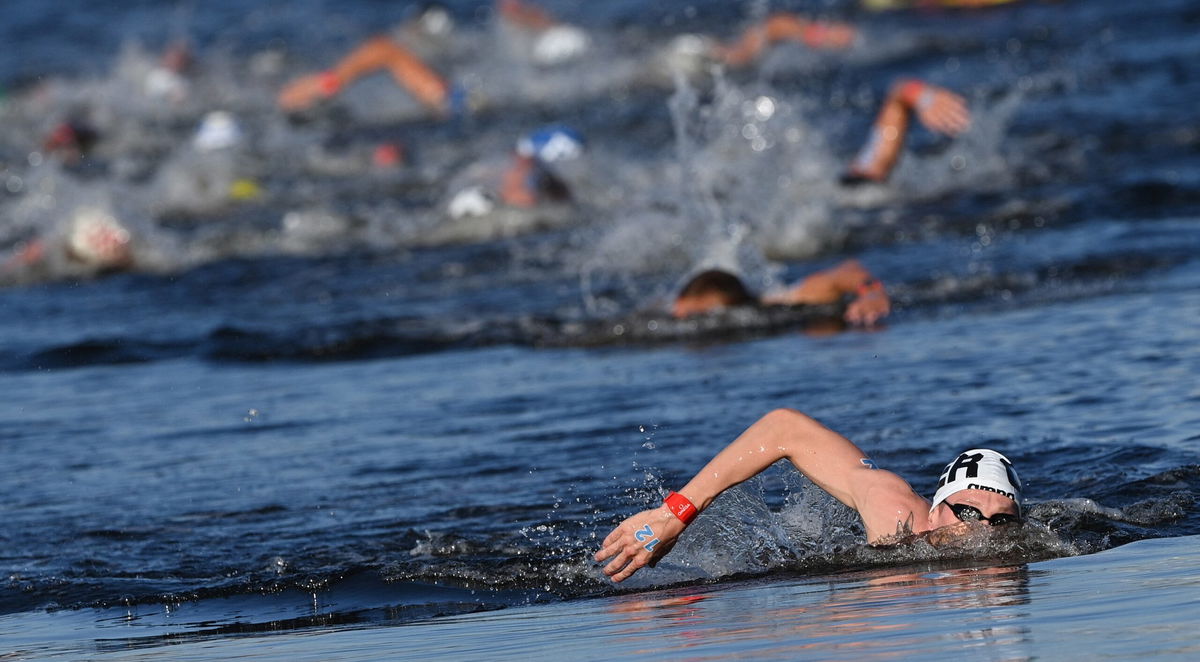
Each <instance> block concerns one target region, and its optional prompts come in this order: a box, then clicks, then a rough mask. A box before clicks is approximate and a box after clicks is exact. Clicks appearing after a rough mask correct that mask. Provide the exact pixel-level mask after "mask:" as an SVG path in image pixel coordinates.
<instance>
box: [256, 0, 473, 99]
mask: <svg viewBox="0 0 1200 662" xmlns="http://www.w3.org/2000/svg"><path fill="white" fill-rule="evenodd" d="M439 17H440V18H439ZM449 21H450V19H449V14H448V13H445V11H444V10H441V9H440V8H437V7H430V8H427V9H426V10H425V11H424V12H423V13H422V14H421V16H419V17H418V18H417V20H416V24H415V25H416V26H417V28H419V29H422V30H425V31H448V30H449V29H450V28H449V27H447V26H449V25H451V23H450V22H449ZM404 27H406V28H409V29H413V28H411V26H408V25H407V24H406V26H404ZM401 34H404V31H403V30H402V31H401ZM381 70H387V72H388V73H390V74H391V76H392V79H393V80H395V81H396V84H397V85H399V86H400V87H402V88H404V89H405V90H408V92H409V93H410V94H412V96H413V97H414V98H415V99H416V100H417V101H419V102H420V103H421V104H422V105H424V106H425V107H427V108H429V109H430V110H431V111H433V112H434V113H435V114H436V115H438V116H439V117H451V116H455V115H460V114H462V113H463V112H465V111H466V103H467V98H466V93H465V92H464V91H463V90H462V89H461V88H459V87H455V86H452V85H451V84H450V83H449V82H447V81H446V79H444V78H443V77H442V76H441V75H440V74H438V73H437V72H436V71H434V70H433V68H432V67H431V66H430V65H429V64H427V63H426V62H425V60H424V59H422V58H421V57H420V56H419V55H418V54H417V53H416V52H415V51H414V50H413V49H412V48H410V47H408V46H406V45H404V44H402V43H401V42H400V41H399V40H398V39H395V38H393V37H392V36H388V35H382V36H377V37H374V38H371V39H368V40H367V41H365V42H363V43H362V44H361V45H360V46H358V47H357V48H355V49H354V50H353V51H351V52H350V54H349V55H347V56H345V57H344V58H342V59H341V60H339V61H338V63H337V64H335V65H334V66H333V68H331V69H328V70H326V71H322V72H319V73H315V74H309V75H306V76H302V77H300V78H298V79H296V80H294V81H292V82H290V83H288V84H287V85H285V86H284V88H283V90H281V91H280V93H279V96H278V98H277V99H276V102H277V104H278V105H279V108H280V109H281V110H283V111H285V112H300V111H303V110H306V109H308V108H310V107H312V106H313V105H315V104H316V103H317V102H319V101H324V100H327V99H332V98H333V97H336V96H337V95H338V94H340V93H341V92H342V90H344V89H346V88H347V87H349V86H350V85H352V84H353V83H354V82H355V81H357V80H358V79H360V78H362V77H364V76H367V75H369V74H373V73H375V72H376V71H381Z"/></svg>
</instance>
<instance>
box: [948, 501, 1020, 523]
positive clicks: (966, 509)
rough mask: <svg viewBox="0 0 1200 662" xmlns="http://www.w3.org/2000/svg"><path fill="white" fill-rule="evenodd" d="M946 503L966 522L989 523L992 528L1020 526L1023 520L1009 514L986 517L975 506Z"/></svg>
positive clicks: (955, 514)
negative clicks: (1011, 525)
mask: <svg viewBox="0 0 1200 662" xmlns="http://www.w3.org/2000/svg"><path fill="white" fill-rule="evenodd" d="M943 503H946V506H947V507H949V508H950V510H952V511H953V512H954V516H955V517H957V518H958V519H960V520H962V521H964V522H987V523H988V524H991V525H992V526H1009V525H1010V524H1020V523H1021V518H1020V517H1019V516H1017V515H1011V514H1009V513H996V514H995V515H992V516H991V517H984V516H983V512H981V511H980V510H979V509H978V508H976V507H975V506H968V505H967V504H965V503H949V502H943Z"/></svg>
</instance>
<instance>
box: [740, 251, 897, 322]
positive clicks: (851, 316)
mask: <svg viewBox="0 0 1200 662" xmlns="http://www.w3.org/2000/svg"><path fill="white" fill-rule="evenodd" d="M851 295H853V296H854V297H855V298H854V300H853V301H851V303H850V305H849V307H848V308H847V309H846V321H847V322H850V323H852V324H865V325H870V324H874V323H875V322H876V321H878V320H879V319H881V318H883V317H885V316H887V314H888V313H889V312H891V300H890V299H888V296H887V291H886V290H884V288H883V283H882V282H880V281H879V279H877V278H875V276H873V275H872V274H871V272H870V271H867V268H866V267H864V266H863V265H862V263H860V262H859V261H858V260H846V261H845V262H842V263H841V264H839V265H837V266H835V267H833V268H831V269H826V270H824V271H818V272H817V273H815V274H812V275H810V276H808V277H807V278H805V279H804V280H802V281H800V282H799V283H797V284H796V285H795V286H793V287H791V288H790V289H788V290H785V291H782V292H771V293H768V294H766V295H765V296H763V303H766V304H773V305H797V304H816V305H819V304H829V303H837V302H838V301H841V300H842V299H843V298H844V297H847V296H851Z"/></svg>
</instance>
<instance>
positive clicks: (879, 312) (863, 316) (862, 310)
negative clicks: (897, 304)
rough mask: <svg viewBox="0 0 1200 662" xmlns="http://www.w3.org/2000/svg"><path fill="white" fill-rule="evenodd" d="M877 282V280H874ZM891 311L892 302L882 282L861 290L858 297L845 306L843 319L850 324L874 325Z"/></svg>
mask: <svg viewBox="0 0 1200 662" xmlns="http://www.w3.org/2000/svg"><path fill="white" fill-rule="evenodd" d="M875 282H876V283H878V281H875ZM890 312H892V302H891V300H890V299H889V298H888V295H887V292H885V291H884V289H883V286H882V284H879V286H878V287H869V288H865V289H863V290H861V291H860V292H859V294H858V297H857V298H855V299H854V301H851V302H850V305H848V306H846V314H845V319H846V321H847V322H848V323H850V324H858V325H861V326H874V325H875V323H876V322H878V321H879V320H881V319H883V318H884V317H887V316H888V313H890Z"/></svg>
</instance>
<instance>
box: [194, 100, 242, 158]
mask: <svg viewBox="0 0 1200 662" xmlns="http://www.w3.org/2000/svg"><path fill="white" fill-rule="evenodd" d="M241 141H242V127H241V126H239V125H238V122H237V119H235V118H234V116H233V115H232V114H230V113H228V112H226V111H224V110H214V111H212V112H211V113H209V114H207V115H205V116H204V120H203V121H202V122H200V128H198V129H196V135H195V137H194V138H192V146H193V147H195V148H196V149H198V150H200V151H201V152H212V151H215V150H218V149H225V148H227V147H233V146H234V145H236V144H238V143H239V142H241Z"/></svg>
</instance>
